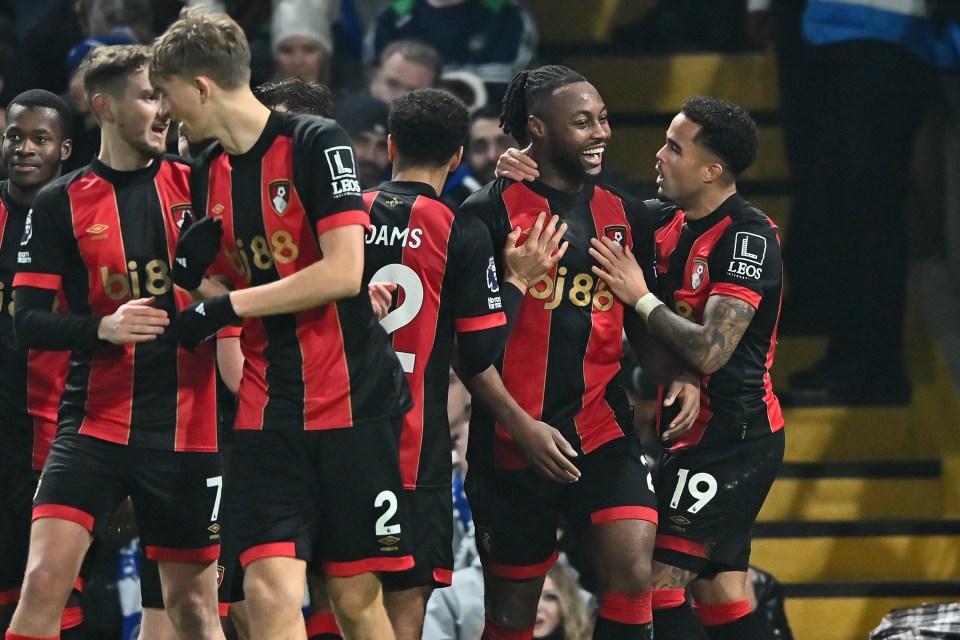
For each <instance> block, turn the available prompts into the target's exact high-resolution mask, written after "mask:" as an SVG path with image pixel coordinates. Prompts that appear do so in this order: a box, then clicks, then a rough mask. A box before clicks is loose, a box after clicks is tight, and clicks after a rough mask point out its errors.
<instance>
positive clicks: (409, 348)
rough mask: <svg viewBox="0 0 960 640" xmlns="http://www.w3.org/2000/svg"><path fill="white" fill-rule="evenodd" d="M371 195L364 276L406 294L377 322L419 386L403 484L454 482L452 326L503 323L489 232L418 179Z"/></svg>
mask: <svg viewBox="0 0 960 640" xmlns="http://www.w3.org/2000/svg"><path fill="white" fill-rule="evenodd" d="M364 200H365V201H366V203H367V205H368V208H369V209H370V231H368V232H367V236H366V255H365V258H366V261H365V264H364V280H367V281H370V282H395V283H397V284H398V285H399V295H398V297H399V298H400V299H401V302H400V304H399V306H397V307H396V308H394V309H392V310H391V311H390V313H389V314H387V316H386V317H385V318H383V319H382V320H381V321H380V324H381V325H382V326H383V327H384V328H385V329H386V330H387V332H388V333H390V335H391V338H392V340H393V348H394V350H395V351H396V352H397V355H398V356H399V358H400V362H401V364H402V366H403V370H404V372H405V373H406V374H407V382H408V383H409V384H410V391H411V394H412V395H413V409H412V410H410V411H408V412H407V414H406V416H404V420H403V431H402V433H401V436H400V470H401V474H402V476H403V482H404V486H406V487H407V488H408V489H412V488H415V487H417V486H421V487H439V486H443V487H449V486H450V478H451V474H452V469H451V458H450V450H451V447H452V445H451V441H450V425H449V422H448V417H447V392H448V388H449V369H450V352H451V349H452V347H453V338H454V332H457V333H461V334H462V333H467V332H474V331H484V330H488V329H492V328H495V327H499V326H502V325H504V324H506V316H505V315H504V313H503V311H502V310H501V308H502V303H501V298H500V286H499V283H498V280H497V272H496V266H495V263H494V258H493V247H492V245H491V244H490V234H489V233H488V232H487V229H486V228H485V227H484V226H483V225H482V224H480V222H479V221H478V220H477V219H476V218H475V217H470V216H464V215H454V213H453V212H452V211H451V210H450V209H449V208H447V206H446V205H445V204H443V203H442V202H440V201H439V200H438V199H437V194H436V192H435V191H434V190H433V187H431V186H429V185H427V184H423V183H420V182H386V183H384V184H382V185H380V186H379V187H377V188H375V189H371V190H369V191H367V192H366V193H364Z"/></svg>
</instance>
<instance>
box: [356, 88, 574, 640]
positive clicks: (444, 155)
mask: <svg viewBox="0 0 960 640" xmlns="http://www.w3.org/2000/svg"><path fill="white" fill-rule="evenodd" d="M469 125H470V115H469V113H468V112H467V108H466V106H464V104H463V103H462V102H461V101H460V100H459V99H458V98H455V97H453V96H452V95H450V94H448V93H445V92H443V91H439V90H437V89H417V90H415V91H412V92H410V93H407V94H404V95H403V96H400V97H399V98H397V99H396V100H394V102H393V104H392V106H391V108H390V117H389V126H390V136H389V137H388V139H387V150H388V153H389V155H390V162H391V163H392V165H393V180H392V181H390V182H385V183H383V184H382V185H380V186H379V187H376V188H374V189H371V190H368V191H367V192H365V193H364V200H365V201H366V203H367V204H368V206H369V209H370V223H371V229H370V231H369V233H368V234H367V237H366V243H367V249H366V263H365V266H364V270H365V280H368V281H371V282H390V283H397V284H398V285H399V286H400V288H401V289H402V292H403V302H402V303H401V304H400V306H398V307H396V308H394V309H392V310H391V311H390V312H389V313H388V314H387V316H386V317H385V318H384V319H383V320H382V321H381V324H382V325H383V326H384V327H385V328H387V330H388V331H389V332H390V333H391V336H392V340H393V346H394V349H395V350H396V351H397V354H398V355H399V356H400V359H401V363H403V366H404V371H405V372H406V374H407V380H408V381H409V383H410V388H411V391H412V393H413V397H414V408H413V410H412V411H410V412H408V413H407V415H406V417H405V418H404V422H403V431H402V432H401V437H400V461H401V473H402V475H403V483H404V487H405V489H406V490H407V496H408V504H409V505H410V513H411V521H412V523H413V525H412V526H413V534H414V542H413V550H414V559H415V561H416V565H415V566H414V567H413V568H412V569H410V570H408V571H404V572H400V573H393V574H383V576H382V579H383V581H384V587H385V592H384V599H385V604H386V607H387V613H388V614H389V616H390V620H391V622H392V623H393V627H394V630H395V632H396V634H397V637H398V638H402V639H405V640H414V639H418V638H420V637H421V636H422V634H423V617H424V613H425V611H426V604H427V600H428V599H429V597H430V594H431V592H432V591H433V589H434V587H437V586H439V587H445V586H448V585H449V584H450V580H451V577H452V574H453V546H452V544H453V503H452V501H451V499H450V491H451V487H450V479H451V475H452V469H451V458H450V451H451V448H452V443H451V440H450V425H449V423H448V420H447V392H448V387H449V369H450V359H451V351H452V349H453V339H454V336H455V335H456V339H457V351H458V354H459V363H460V364H459V368H460V372H461V374H463V375H466V376H472V375H475V374H477V373H480V372H482V371H485V370H486V369H487V368H488V367H490V366H491V365H492V364H493V362H494V359H495V358H496V357H497V355H498V354H499V353H500V352H501V351H502V349H503V344H504V339H505V337H506V322H507V316H506V315H505V313H504V310H505V308H506V307H508V306H509V307H511V308H512V314H515V312H516V309H517V308H518V307H519V304H520V300H521V298H522V297H523V292H525V291H526V286H525V283H528V282H529V283H532V282H535V281H536V280H537V279H539V278H540V277H542V275H543V274H544V273H545V272H546V271H547V270H548V269H547V267H549V266H552V263H554V262H556V260H558V259H559V258H561V257H562V256H563V252H564V250H565V249H564V247H559V248H558V246H557V243H558V241H559V236H561V235H562V233H563V231H564V228H563V227H561V228H560V229H559V230H556V229H555V226H556V220H554V222H553V225H549V224H548V225H547V226H546V227H545V228H543V227H544V225H543V222H544V220H543V219H544V218H545V216H541V217H540V218H541V219H540V220H539V221H538V224H537V225H535V226H536V227H537V228H536V230H535V231H534V233H533V234H531V238H532V240H528V242H530V243H531V244H533V243H537V242H539V240H540V236H541V235H543V237H544V240H545V242H544V245H543V251H544V256H543V257H544V259H545V260H546V262H547V265H546V266H541V263H540V262H539V261H538V260H537V257H536V256H535V255H533V254H531V255H532V257H533V262H532V263H529V262H527V263H522V264H521V263H520V262H519V261H518V260H515V258H518V257H519V256H518V255H517V254H518V253H519V252H520V251H522V249H521V250H515V249H514V245H515V243H516V240H517V238H518V237H519V229H518V230H517V232H516V233H513V234H511V235H510V238H509V240H508V242H507V245H508V251H509V253H510V255H509V256H508V257H507V262H508V273H507V275H506V276H505V278H504V280H505V283H506V284H505V286H504V287H502V288H501V286H500V283H499V281H498V279H497V273H496V266H495V261H494V257H493V246H492V245H491V243H490V235H489V233H488V232H487V229H486V228H485V227H484V226H483V225H482V224H481V223H480V222H479V221H478V220H477V219H476V218H474V217H472V216H463V215H455V214H454V213H453V212H452V211H451V210H450V209H449V208H447V206H446V205H444V204H443V203H442V202H440V201H439V200H438V194H439V193H440V191H441V190H442V188H443V183H444V181H445V180H446V178H447V175H449V173H450V172H451V171H453V170H454V169H456V167H457V165H459V164H460V160H461V158H462V156H463V145H464V143H465V142H466V140H467V134H468V131H469ZM541 228H543V234H541V233H539V232H540V230H541ZM555 250H556V251H555ZM554 253H555V254H556V255H553V254H554Z"/></svg>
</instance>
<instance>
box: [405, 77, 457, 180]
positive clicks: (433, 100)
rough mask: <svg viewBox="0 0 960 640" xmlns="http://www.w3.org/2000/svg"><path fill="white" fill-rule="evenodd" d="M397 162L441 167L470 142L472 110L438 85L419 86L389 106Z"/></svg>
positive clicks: (407, 164)
mask: <svg viewBox="0 0 960 640" xmlns="http://www.w3.org/2000/svg"><path fill="white" fill-rule="evenodd" d="M388 122H389V125H390V136H391V137H392V138H393V143H394V145H396V148H397V159H396V162H395V165H396V166H397V168H400V169H403V168H405V167H410V166H425V167H439V166H442V165H444V164H446V163H447V162H449V161H450V158H452V157H453V156H454V155H455V154H456V153H457V151H458V150H459V149H460V147H462V146H463V145H464V144H466V142H467V137H468V136H469V133H470V113H469V112H468V111H467V107H466V105H464V104H463V101H462V100H460V98H457V97H455V96H453V95H452V94H449V93H447V92H446V91H441V90H439V89H417V90H415V91H411V92H410V93H408V94H405V95H403V96H400V97H399V98H397V99H396V100H394V101H393V104H392V105H391V106H390V116H389V120H388Z"/></svg>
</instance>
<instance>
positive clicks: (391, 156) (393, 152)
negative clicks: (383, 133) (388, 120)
mask: <svg viewBox="0 0 960 640" xmlns="http://www.w3.org/2000/svg"><path fill="white" fill-rule="evenodd" d="M387 159H388V160H390V164H393V163H394V162H396V160H397V144H396V143H395V142H394V141H393V135H391V134H389V133H388V134H387Z"/></svg>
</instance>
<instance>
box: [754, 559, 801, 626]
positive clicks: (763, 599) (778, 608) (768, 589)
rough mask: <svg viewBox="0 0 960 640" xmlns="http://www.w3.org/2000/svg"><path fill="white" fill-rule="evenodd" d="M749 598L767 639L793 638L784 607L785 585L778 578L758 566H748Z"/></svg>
mask: <svg viewBox="0 0 960 640" xmlns="http://www.w3.org/2000/svg"><path fill="white" fill-rule="evenodd" d="M747 599H748V600H749V601H750V611H751V612H753V617H754V618H756V620H757V623H758V624H759V625H760V629H761V631H763V633H764V637H765V638H766V640H793V631H791V630H790V623H789V622H787V614H786V611H784V609H783V587H781V586H780V582H779V581H777V579H776V578H774V577H773V576H772V575H771V574H769V573H767V572H766V571H764V570H762V569H758V568H757V567H754V566H750V567H748V568H747Z"/></svg>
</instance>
